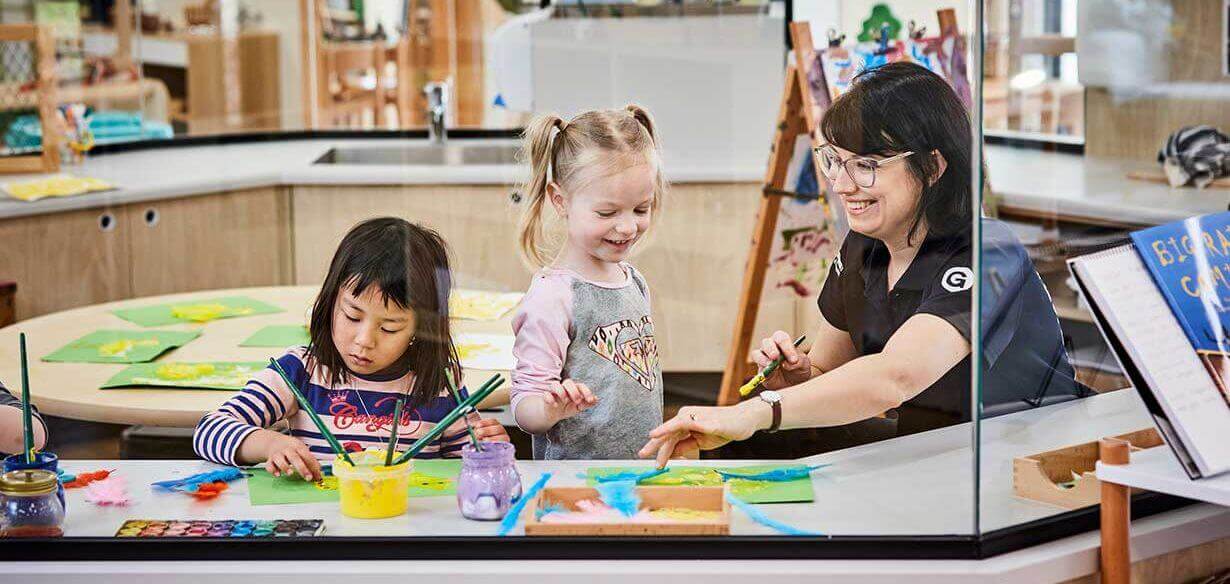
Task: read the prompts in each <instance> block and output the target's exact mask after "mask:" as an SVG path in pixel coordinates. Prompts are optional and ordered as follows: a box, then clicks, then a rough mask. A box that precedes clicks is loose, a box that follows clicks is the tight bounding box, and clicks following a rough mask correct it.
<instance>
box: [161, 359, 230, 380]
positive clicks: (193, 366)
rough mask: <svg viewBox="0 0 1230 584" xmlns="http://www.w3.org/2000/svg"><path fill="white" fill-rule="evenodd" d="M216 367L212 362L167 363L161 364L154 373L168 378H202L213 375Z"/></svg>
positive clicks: (162, 377)
mask: <svg viewBox="0 0 1230 584" xmlns="http://www.w3.org/2000/svg"><path fill="white" fill-rule="evenodd" d="M215 369H216V367H214V366H213V364H211V363H167V364H165V365H159V366H158V369H155V370H154V375H156V376H158V378H159V379H167V380H186V379H200V378H202V377H204V376H206V375H213V373H214V371H215Z"/></svg>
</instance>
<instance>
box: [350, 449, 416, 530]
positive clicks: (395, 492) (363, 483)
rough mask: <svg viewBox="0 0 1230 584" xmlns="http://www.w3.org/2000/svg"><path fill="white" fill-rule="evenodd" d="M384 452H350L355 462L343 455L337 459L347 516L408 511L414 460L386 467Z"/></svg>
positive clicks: (380, 515) (383, 515)
mask: <svg viewBox="0 0 1230 584" xmlns="http://www.w3.org/2000/svg"><path fill="white" fill-rule="evenodd" d="M384 455H385V452H384V451H383V450H366V451H364V452H352V453H351V454H350V459H351V460H352V461H354V464H353V465H351V464H350V463H349V462H346V460H345V459H343V458H342V457H340V456H339V457H337V459H336V460H334V461H333V476H335V477H337V490H338V493H339V496H340V498H341V502H342V514H343V515H345V516H347V517H355V518H358V519H384V518H386V517H396V516H398V515H401V514H402V513H405V512H406V506H407V503H408V499H409V497H410V464H411V462H412V461H409V460H408V461H406V462H403V463H401V464H395V465H392V466H384V458H385V456H384Z"/></svg>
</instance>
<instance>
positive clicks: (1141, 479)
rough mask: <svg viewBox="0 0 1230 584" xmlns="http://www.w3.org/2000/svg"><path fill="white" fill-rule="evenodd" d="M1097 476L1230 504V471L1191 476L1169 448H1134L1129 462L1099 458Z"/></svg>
mask: <svg viewBox="0 0 1230 584" xmlns="http://www.w3.org/2000/svg"><path fill="white" fill-rule="evenodd" d="M1097 474H1098V480H1102V481H1107V482H1111V483H1116V484H1120V485H1126V486H1129V487H1136V488H1140V489H1146V490H1149V491H1156V492H1158V493H1166V494H1168V495H1175V496H1178V497H1187V498H1188V499H1195V500H1197V501H1204V502H1206V503H1213V504H1215V505H1223V506H1227V507H1230V473H1222V474H1220V475H1217V476H1212V477H1205V478H1201V479H1197V480H1192V479H1190V478H1188V476H1187V473H1185V472H1184V471H1183V467H1182V466H1180V465H1179V461H1178V460H1177V459H1175V456H1174V452H1172V451H1171V450H1170V449H1169V448H1150V449H1148V450H1143V451H1140V452H1133V453H1132V457H1131V462H1129V463H1128V464H1102V462H1101V461H1099V462H1098V467H1097Z"/></svg>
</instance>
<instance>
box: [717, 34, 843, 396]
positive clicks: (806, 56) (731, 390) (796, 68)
mask: <svg viewBox="0 0 1230 584" xmlns="http://www.w3.org/2000/svg"><path fill="white" fill-rule="evenodd" d="M790 38H791V40H793V42H794V56H795V63H794V64H791V65H789V66H787V67H786V86H785V88H784V89H783V90H782V101H781V106H780V108H779V109H778V114H777V130H776V132H775V133H774V137H773V145H772V149H771V150H770V151H769V169H768V172H767V173H766V175H765V179H764V190H763V193H762V195H761V198H760V211H759V214H758V215H757V219H756V227H755V230H754V231H753V232H752V246H751V250H750V251H749V252H748V255H747V265H746V267H745V268H744V270H743V289H742V291H741V292H740V293H739V314H738V316H737V317H736V318H735V327H734V332H733V334H732V336H731V342H730V354H729V355H728V356H727V357H726V370H725V371H724V372H723V374H722V388H721V391H720V392H719V393H718V405H730V404H733V403H736V402H738V401H739V386H740V385H742V384H743V382H744V381H745V380H747V379H748V378H749V377H751V376H752V375H754V374H755V368H754V366H753V365H752V364H751V363H749V362H748V361H747V349H748V346H749V345H750V344H751V342H752V334H753V333H754V329H755V326H756V316H757V313H758V312H759V311H760V296H761V292H762V291H763V289H764V279H765V272H766V271H767V270H768V267H769V265H768V264H769V251H770V249H771V248H772V246H773V232H774V229H775V228H776V226H777V215H778V212H779V211H780V210H781V206H782V199H781V198H782V196H792V195H793V193H790V192H788V191H787V189H786V187H787V185H786V173H787V171H788V170H789V169H790V157H791V155H793V153H794V143H795V140H796V139H797V138H798V136H799V135H800V134H807V135H810V136H811V138H812V143H813V144H815V143H816V137H815V134H814V133H813V131H814V130H815V129H816V128H817V127H818V126H819V123H820V116H821V115H822V113H821V109H822V107H823V106H821V105H818V104H817V103H816V101H815V100H814V99H813V96H812V91H811V86H810V85H808V83H807V71H808V69H810V68H811V63H812V61H813V60H814V59H816V58H817V56H816V51H815V46H814V44H813V42H812V36H811V27H810V26H809V25H808V24H807V23H806V22H792V23H790ZM822 99H824V100H827V96H824V97H823V98H822ZM812 164H813V165H814V164H815V159H814V157H813V159H812ZM819 170H820V169H819V168H817V169H816V171H817V172H816V176H817V177H819V176H821V175H820V172H819ZM820 199H821V202H822V204H824V193H823V192H821V193H820Z"/></svg>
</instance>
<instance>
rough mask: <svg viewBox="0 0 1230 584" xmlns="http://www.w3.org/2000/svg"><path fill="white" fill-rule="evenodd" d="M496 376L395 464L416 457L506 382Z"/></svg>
mask: <svg viewBox="0 0 1230 584" xmlns="http://www.w3.org/2000/svg"><path fill="white" fill-rule="evenodd" d="M496 377H497V378H498V379H497V380H496V381H495V382H494V383H487V384H483V387H481V388H479V390H478V391H476V392H474V393H473V394H472V395H470V397H467V398H466V399H465V401H463V402H461V404H459V405H458V406H457V407H456V409H454V410H453V411H451V412H449V413H448V415H446V416H444V417H443V418H441V419H440V421H439V422H437V423H436V425H435V427H433V428H432V429H431V431H430V432H428V433H427V434H424V435H423V437H422V438H419V439H418V440H417V441H415V443H414V446H411V447H410V449H409V450H406V452H405V453H403V454H402V455H401V456H400V457H398V458H397V460H395V461H394V462H393V464H394V465H397V464H401V463H403V462H406V461H407V460H410V459H411V458H414V455H416V454H418V453H419V452H420V451H422V450H423V449H424V448H426V447H427V445H428V444H431V442H432V441H433V440H435V439H436V438H439V437H440V435H441V434H443V433H444V431H445V430H447V429H448V427H449V426H451V425H452V424H453V422H456V421H457V418H459V417H461V416H463V415H465V414H466V413H467V411H468V410H470V409H471V408H473V407H474V406H476V405H478V403H479V402H481V401H483V400H484V399H486V398H487V396H488V395H491V392H493V391H495V390H496V388H498V387H499V386H500V385H502V384H503V383H504V378H502V377H499V376H498V375H497V376H496Z"/></svg>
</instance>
